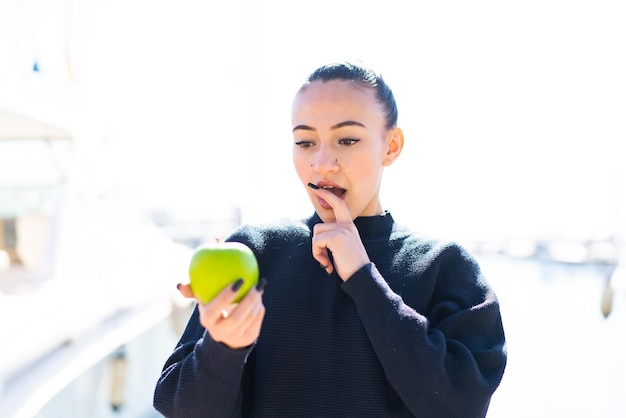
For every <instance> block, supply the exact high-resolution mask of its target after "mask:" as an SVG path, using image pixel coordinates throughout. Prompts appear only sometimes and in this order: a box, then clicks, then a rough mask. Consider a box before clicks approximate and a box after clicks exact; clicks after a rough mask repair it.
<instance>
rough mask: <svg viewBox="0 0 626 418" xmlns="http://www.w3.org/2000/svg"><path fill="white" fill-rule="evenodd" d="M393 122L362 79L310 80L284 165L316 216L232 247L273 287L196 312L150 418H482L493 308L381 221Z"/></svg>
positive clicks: (354, 74)
mask: <svg viewBox="0 0 626 418" xmlns="http://www.w3.org/2000/svg"><path fill="white" fill-rule="evenodd" d="M397 114H398V112H397V108H396V104H395V99H394V97H393V94H392V92H391V90H390V89H389V87H388V86H387V84H386V83H385V82H384V80H383V79H382V78H381V77H380V75H378V74H376V73H374V72H373V71H371V70H369V69H367V68H363V67H361V66H358V65H353V64H332V65H327V66H324V67H321V68H319V69H317V70H316V71H314V72H313V73H312V74H311V75H310V76H309V78H308V79H307V81H306V82H305V84H304V85H303V86H302V87H301V89H300V90H299V91H298V92H297V94H296V96H295V99H294V102H293V106H292V123H293V125H292V130H293V161H294V166H295V169H296V172H297V174H298V176H299V178H300V181H301V182H302V184H303V186H304V187H305V189H306V190H307V192H308V195H309V198H310V199H311V202H312V203H313V207H314V208H315V213H314V214H313V215H312V216H310V217H309V218H308V219H303V220H288V221H281V222H277V223H274V224H267V225H257V226H252V225H247V226H242V227H241V228H239V229H238V230H236V231H235V232H234V233H232V235H231V236H230V237H229V238H228V240H229V241H239V242H243V243H245V244H247V245H248V246H249V247H250V248H252V250H253V251H254V253H255V254H256V257H257V259H258V261H259V268H260V274H261V277H264V278H265V279H267V281H265V280H262V281H261V286H260V287H259V289H255V290H252V291H250V292H249V293H248V294H247V296H246V297H245V298H244V299H243V300H242V301H241V302H239V303H238V304H237V305H236V306H235V305H232V304H231V302H232V300H233V297H234V295H235V294H236V292H237V290H238V288H239V286H240V282H236V283H234V284H233V286H232V287H228V288H226V289H224V291H223V292H222V293H220V294H219V295H218V296H217V297H216V298H215V299H214V300H213V301H211V302H210V303H208V304H198V305H197V307H196V309H195V311H194V313H193V315H192V316H191V318H190V320H189V323H188V325H187V328H186V330H185V331H184V333H183V335H182V337H181V339H180V342H179V343H178V345H177V347H176V349H175V350H174V352H173V354H172V355H171V356H170V358H169V359H168V360H167V361H166V363H165V366H164V368H163V372H162V375H161V377H160V379H159V381H158V383H157V386H156V390H155V396H154V405H155V407H156V409H157V410H158V411H160V412H161V413H162V414H164V415H165V416H167V417H186V418H187V417H202V416H206V417H270V418H279V417H288V418H295V417H297V418H300V417H324V418H326V417H379V418H380V417H410V416H415V417H438V418H440V417H465V418H467V417H484V416H485V415H486V413H487V408H488V405H489V401H490V399H491V396H492V394H493V393H494V391H495V390H496V388H497V387H498V385H499V383H500V380H501V378H502V375H503V373H504V369H505V364H506V349H505V338H504V331H503V327H502V321H501V316H500V311H499V305H498V300H497V298H496V296H495V294H494V293H493V291H492V290H491V288H490V287H489V285H488V284H487V282H486V281H485V279H484V277H483V276H482V275H481V272H480V269H479V267H478V265H477V264H476V262H475V261H474V259H473V258H472V257H471V256H470V255H469V254H468V253H467V252H466V251H465V250H464V249H463V248H461V247H459V246H458V245H455V244H454V243H446V242H438V241H433V240H424V239H422V238H420V237H419V236H418V235H416V234H414V233H413V232H411V231H410V230H408V229H406V228H404V227H402V226H400V225H398V224H396V223H395V222H394V220H393V218H392V216H391V214H390V213H389V212H387V211H385V210H384V209H383V206H382V204H381V201H380V198H379V191H380V186H381V179H382V174H383V171H384V168H385V167H386V166H388V165H390V164H392V163H393V162H394V161H395V160H396V158H398V156H399V155H400V153H401V151H402V147H403V143H404V136H403V133H402V131H401V130H400V128H399V127H398V126H397ZM265 283H269V285H268V286H267V289H264V284H265ZM180 290H181V292H182V293H183V294H184V295H185V296H188V297H193V294H192V292H191V290H190V288H189V286H188V285H181V286H180Z"/></svg>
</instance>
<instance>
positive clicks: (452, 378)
mask: <svg viewBox="0 0 626 418" xmlns="http://www.w3.org/2000/svg"><path fill="white" fill-rule="evenodd" d="M417 280H421V281H423V282H424V283H426V285H425V286H422V287H421V288H420V289H421V291H426V292H429V293H430V298H429V303H428V308H427V309H425V312H418V311H417V310H416V309H414V308H413V307H411V306H409V305H408V304H407V303H405V301H404V300H403V297H406V298H407V300H408V298H409V297H411V296H412V295H404V294H403V296H400V295H399V294H397V293H396V292H394V291H393V290H392V288H391V287H390V286H389V284H388V283H387V282H386V281H385V279H384V278H383V277H382V276H381V274H380V272H379V271H378V269H377V268H376V266H375V265H374V264H372V263H370V264H368V265H366V266H364V267H363V268H362V269H361V270H359V271H358V272H356V273H355V274H354V275H353V276H352V277H351V278H350V279H349V280H347V281H346V282H345V283H344V284H343V289H344V291H346V292H347V293H348V294H349V295H350V296H351V297H352V299H353V300H354V301H355V303H356V305H357V309H358V312H359V316H360V317H361V319H362V321H363V324H364V326H365V329H366V332H367V334H368V337H369V339H370V342H371V344H372V346H373V348H374V350H375V352H376V354H377V356H378V358H379V360H380V362H381V365H382V367H383V368H384V370H385V374H386V376H387V379H388V380H389V383H390V384H391V385H392V386H393V387H394V389H395V390H396V392H397V393H398V395H399V396H400V397H401V398H402V400H403V402H404V403H405V405H406V406H407V407H408V408H409V409H410V410H411V412H412V413H413V415H416V416H420V417H425V416H428V417H430V416H432V417H442V416H446V417H457V416H458V417H461V416H462V417H484V416H485V415H486V413H487V408H488V406H489V402H490V399H491V396H492V394H493V392H494V391H495V390H496V388H497V386H498V385H499V383H500V380H501V378H502V375H503V373H504V368H505V364H506V348H505V347H506V346H505V339H504V331H503V327H502V321H501V317H500V311H499V305H498V300H497V298H496V296H495V294H494V293H493V292H492V291H491V290H490V289H489V287H488V286H487V285H486V284H485V282H484V280H482V278H481V276H480V272H479V270H478V267H477V265H476V264H475V263H474V262H473V261H472V260H471V259H469V258H468V257H467V255H466V254H465V255H464V254H463V252H462V249H460V248H459V247H454V246H452V247H447V248H446V249H444V250H442V251H441V252H439V253H438V254H437V255H436V256H435V257H433V259H432V260H430V262H429V265H428V267H427V268H426V269H425V270H424V271H423V272H422V273H421V274H420V275H419V277H418V278H417ZM417 297H418V298H423V295H418V296H417ZM425 405H426V406H427V407H426V408H425V407H424V406H425Z"/></svg>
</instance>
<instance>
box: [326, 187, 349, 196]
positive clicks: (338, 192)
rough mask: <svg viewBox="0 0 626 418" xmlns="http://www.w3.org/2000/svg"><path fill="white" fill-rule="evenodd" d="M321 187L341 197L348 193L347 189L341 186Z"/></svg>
mask: <svg viewBox="0 0 626 418" xmlns="http://www.w3.org/2000/svg"><path fill="white" fill-rule="evenodd" d="M321 188H322V189H324V190H328V191H329V192H331V193H332V194H334V195H335V196H337V197H339V198H343V197H344V196H345V194H346V189H342V188H340V187H334V186H322V187H321Z"/></svg>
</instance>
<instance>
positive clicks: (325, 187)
mask: <svg viewBox="0 0 626 418" xmlns="http://www.w3.org/2000/svg"><path fill="white" fill-rule="evenodd" d="M322 189H334V187H333V186H323V187H322Z"/></svg>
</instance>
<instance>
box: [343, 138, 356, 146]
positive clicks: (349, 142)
mask: <svg viewBox="0 0 626 418" xmlns="http://www.w3.org/2000/svg"><path fill="white" fill-rule="evenodd" d="M359 141H360V139H356V138H342V139H340V140H339V144H340V145H347V146H351V145H354V144H356V143H357V142H359Z"/></svg>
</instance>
